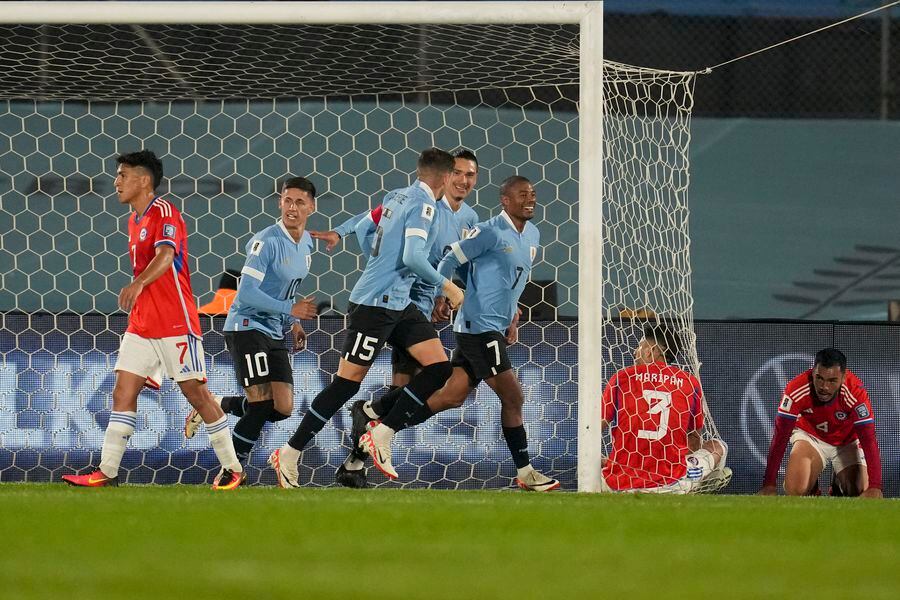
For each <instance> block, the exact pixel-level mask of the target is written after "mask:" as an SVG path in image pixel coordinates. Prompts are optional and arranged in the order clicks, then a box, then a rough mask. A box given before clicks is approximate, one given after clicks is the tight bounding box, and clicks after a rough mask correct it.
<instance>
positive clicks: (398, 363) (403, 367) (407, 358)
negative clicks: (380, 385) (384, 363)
mask: <svg viewBox="0 0 900 600" xmlns="http://www.w3.org/2000/svg"><path fill="white" fill-rule="evenodd" d="M391 367H392V368H393V371H394V373H404V374H406V375H415V374H416V371H418V370H419V369H421V368H422V365H420V364H419V361H417V360H416V359H414V358H413V357H412V355H411V354H410V353H409V352H407V351H406V349H404V348H398V347H397V346H394V347H393V348H391Z"/></svg>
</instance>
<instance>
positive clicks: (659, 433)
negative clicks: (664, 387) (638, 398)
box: [637, 390, 672, 440]
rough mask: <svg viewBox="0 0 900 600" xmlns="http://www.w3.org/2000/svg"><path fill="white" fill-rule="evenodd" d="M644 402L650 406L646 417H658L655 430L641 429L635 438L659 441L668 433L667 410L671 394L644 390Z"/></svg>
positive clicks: (670, 403)
mask: <svg viewBox="0 0 900 600" xmlns="http://www.w3.org/2000/svg"><path fill="white" fill-rule="evenodd" d="M644 400H646V401H647V404H649V405H650V410H648V411H647V415H648V416H650V417H652V416H653V415H657V414H658V415H659V425H657V426H656V429H641V430H640V431H638V434H637V436H638V437H639V438H640V439H642V440H659V439H662V437H663V436H664V435H666V433H667V432H668V431H669V408H670V407H671V406H672V394H670V393H669V392H661V391H659V390H644Z"/></svg>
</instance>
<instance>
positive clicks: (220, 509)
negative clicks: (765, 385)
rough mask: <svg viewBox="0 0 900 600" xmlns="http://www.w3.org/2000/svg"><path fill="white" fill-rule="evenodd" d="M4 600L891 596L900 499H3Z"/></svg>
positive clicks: (37, 488)
mask: <svg viewBox="0 0 900 600" xmlns="http://www.w3.org/2000/svg"><path fill="white" fill-rule="evenodd" d="M0 524H2V527H0V531H2V536H3V543H2V545H0V598H4V599H18V598H90V599H105V598H116V599H140V598H153V599H155V600H158V599H163V598H165V599H168V598H184V599H186V600H200V599H203V598H217V599H221V598H266V599H268V598H291V599H301V598H341V599H347V598H429V599H437V598H453V599H460V598H698V599H699V598H729V599H730V598H789V597H790V598H868V599H872V598H891V599H896V598H900V503H898V502H897V501H895V500H883V501H866V500H860V499H855V500H854V499H830V498H800V499H793V498H760V497H738V496H695V497H650V496H632V495H627V496H615V497H610V496H600V495H584V494H573V493H551V494H543V495H541V494H531V493H524V492H511V491H510V492H502V491H428V490H416V491H411V490H396V489H393V490H388V489H385V490H347V489H301V490H296V491H295V490H291V491H287V490H279V489H274V488H265V487H254V488H245V489H241V490H237V491H236V492H234V493H214V492H212V491H211V490H209V489H207V488H205V487H200V486H123V487H120V488H118V489H74V488H69V487H67V486H64V485H62V484H6V485H0Z"/></svg>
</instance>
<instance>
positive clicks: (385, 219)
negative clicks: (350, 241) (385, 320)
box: [350, 181, 442, 310]
mask: <svg viewBox="0 0 900 600" xmlns="http://www.w3.org/2000/svg"><path fill="white" fill-rule="evenodd" d="M436 212H437V208H436V206H435V202H434V195H433V194H432V192H431V188H429V187H428V186H427V185H426V184H424V183H422V182H421V181H416V182H415V183H414V184H413V185H411V186H409V187H408V188H405V189H401V190H395V191H394V192H390V193H389V194H388V195H387V196H386V197H385V202H384V204H383V208H382V213H381V220H380V221H379V222H378V227H377V228H376V229H375V237H374V239H373V240H372V244H371V250H370V254H369V259H368V261H367V262H366V267H365V269H363V272H362V275H361V276H360V278H359V280H358V281H357V282H356V285H355V286H353V291H352V292H351V293H350V301H351V302H353V303H355V304H361V305H366V306H378V307H381V308H387V309H389V310H403V309H404V308H406V307H407V306H408V305H409V302H410V300H409V291H410V288H411V287H412V284H413V281H414V280H415V279H416V275H417V273H416V272H415V271H414V270H413V268H419V269H420V270H421V273H418V274H419V275H420V276H424V277H425V278H427V279H426V280H428V279H430V282H431V283H432V284H435V285H436V284H438V283H439V282H440V281H442V279H441V277H440V276H439V275H438V274H437V272H436V271H435V270H434V267H432V266H431V265H429V264H428V263H427V261H425V260H422V258H424V257H425V256H428V254H429V253H430V251H431V247H432V245H433V244H434V239H435V235H436V233H437V232H436V229H435V228H434V227H433V224H434V220H435V214H436ZM415 238H418V239H419V240H420V241H419V242H416V243H415V244H414V243H413V241H410V240H414V239H415ZM408 245H409V246H410V247H413V245H414V246H415V247H417V248H418V251H419V253H421V255H422V256H416V257H410V256H409V254H410V253H409V251H408V248H407V246H408ZM413 258H417V259H419V260H420V261H421V263H422V265H421V266H420V265H415V267H411V266H409V265H410V264H413V262H412V259H413ZM423 267H424V268H423Z"/></svg>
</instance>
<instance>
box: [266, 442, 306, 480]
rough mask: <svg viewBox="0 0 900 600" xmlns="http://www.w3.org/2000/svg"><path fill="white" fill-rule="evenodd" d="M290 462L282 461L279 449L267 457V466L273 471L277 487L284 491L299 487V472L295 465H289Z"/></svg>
mask: <svg viewBox="0 0 900 600" xmlns="http://www.w3.org/2000/svg"><path fill="white" fill-rule="evenodd" d="M291 462H292V461H289V460H288V461H285V460H282V456H281V448H279V449H278V450H276V451H275V452H273V453H272V454H270V455H269V464H270V465H271V466H272V468H273V469H275V475H276V476H277V477H278V486H279V487H283V488H285V489H290V488H298V487H300V471H299V470H298V469H297V463H296V462H294V464H289V463H291Z"/></svg>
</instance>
